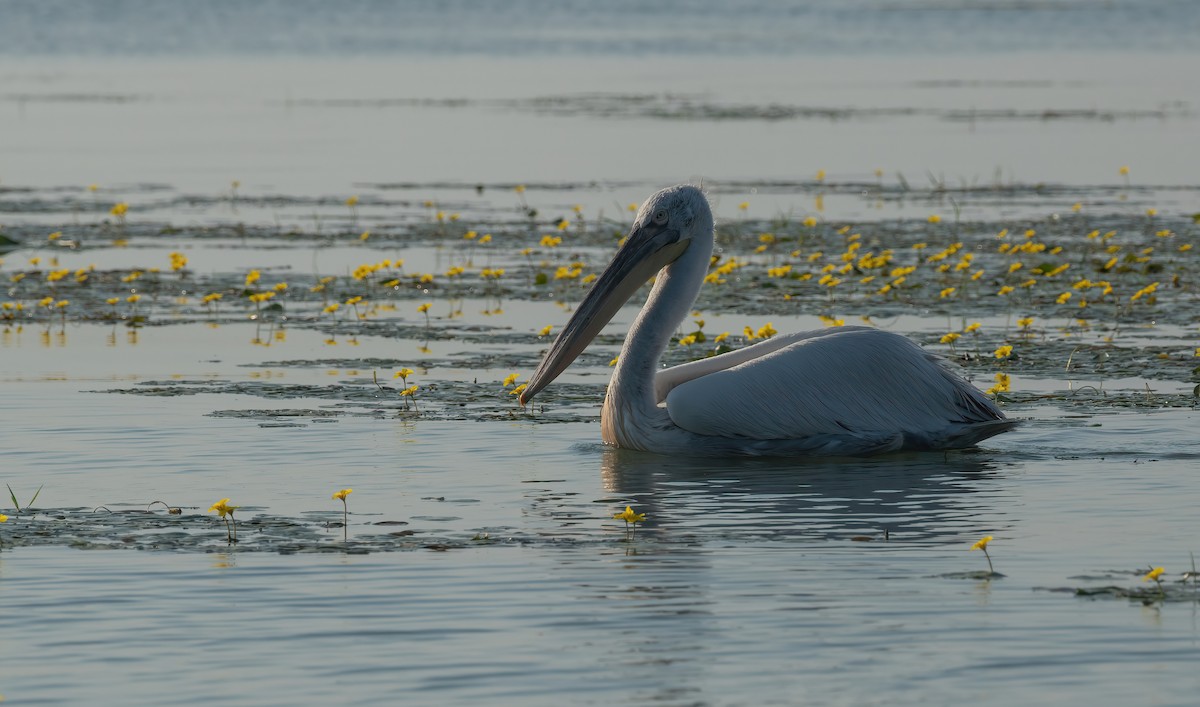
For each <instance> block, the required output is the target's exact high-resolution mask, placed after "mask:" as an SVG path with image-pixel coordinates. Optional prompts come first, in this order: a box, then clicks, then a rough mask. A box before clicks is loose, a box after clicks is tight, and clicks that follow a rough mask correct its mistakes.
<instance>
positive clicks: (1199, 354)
mask: <svg viewBox="0 0 1200 707" xmlns="http://www.w3.org/2000/svg"><path fill="white" fill-rule="evenodd" d="M1196 352H1197V353H1196V355H1197V356H1200V349H1196ZM620 360H621V357H620V356H613V360H611V361H609V362H608V367H609V368H612V367H613V366H615V365H617V361H620Z"/></svg>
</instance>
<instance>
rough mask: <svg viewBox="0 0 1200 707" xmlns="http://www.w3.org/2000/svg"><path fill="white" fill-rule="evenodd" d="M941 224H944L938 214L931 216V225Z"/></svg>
mask: <svg viewBox="0 0 1200 707" xmlns="http://www.w3.org/2000/svg"><path fill="white" fill-rule="evenodd" d="M941 222H942V217H941V216H938V215H937V214H930V215H929V223H941Z"/></svg>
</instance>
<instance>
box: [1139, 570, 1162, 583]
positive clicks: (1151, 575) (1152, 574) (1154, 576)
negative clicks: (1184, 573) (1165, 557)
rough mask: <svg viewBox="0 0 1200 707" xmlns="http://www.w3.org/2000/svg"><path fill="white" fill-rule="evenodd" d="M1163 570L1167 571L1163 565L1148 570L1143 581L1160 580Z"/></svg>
mask: <svg viewBox="0 0 1200 707" xmlns="http://www.w3.org/2000/svg"><path fill="white" fill-rule="evenodd" d="M1163 572H1166V570H1164V569H1163V568H1161V567H1155V568H1154V569H1152V570H1150V571H1149V572H1147V573H1146V576H1145V577H1142V581H1143V582H1149V581H1150V580H1155V581H1158V578H1159V577H1161V576H1162V574H1163Z"/></svg>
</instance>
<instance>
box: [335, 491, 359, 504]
mask: <svg viewBox="0 0 1200 707" xmlns="http://www.w3.org/2000/svg"><path fill="white" fill-rule="evenodd" d="M352 493H354V489H342V490H341V491H338V492H337V493H335V494H333V496H332V497H333V498H336V499H337V500H339V501H342V502H345V500H346V497H347V496H349V495H350V494H352Z"/></svg>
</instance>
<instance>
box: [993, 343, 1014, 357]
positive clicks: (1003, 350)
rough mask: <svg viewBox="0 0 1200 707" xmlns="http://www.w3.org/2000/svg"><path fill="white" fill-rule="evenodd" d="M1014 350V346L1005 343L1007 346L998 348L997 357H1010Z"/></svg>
mask: <svg viewBox="0 0 1200 707" xmlns="http://www.w3.org/2000/svg"><path fill="white" fill-rule="evenodd" d="M1012 352H1013V347H1011V346H1008V345H1005V346H1001V347H1000V348H998V349H996V351H995V354H996V358H1000V359H1004V358H1008V357H1009V356H1012Z"/></svg>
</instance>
